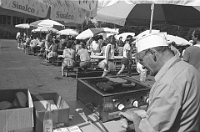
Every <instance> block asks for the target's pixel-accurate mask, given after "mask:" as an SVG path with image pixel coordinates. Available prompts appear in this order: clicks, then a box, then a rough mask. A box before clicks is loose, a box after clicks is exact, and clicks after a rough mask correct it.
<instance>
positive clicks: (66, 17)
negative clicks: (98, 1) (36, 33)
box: [50, 6, 87, 24]
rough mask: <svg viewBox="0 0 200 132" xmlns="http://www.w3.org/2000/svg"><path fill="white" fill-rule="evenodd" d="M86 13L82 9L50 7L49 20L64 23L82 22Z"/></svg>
mask: <svg viewBox="0 0 200 132" xmlns="http://www.w3.org/2000/svg"><path fill="white" fill-rule="evenodd" d="M86 14H87V11H86V10H84V9H82V8H76V7H72V6H52V7H51V15H50V18H51V19H53V20H57V21H64V22H65V23H77V24H81V23H83V22H84V20H85V17H86Z"/></svg>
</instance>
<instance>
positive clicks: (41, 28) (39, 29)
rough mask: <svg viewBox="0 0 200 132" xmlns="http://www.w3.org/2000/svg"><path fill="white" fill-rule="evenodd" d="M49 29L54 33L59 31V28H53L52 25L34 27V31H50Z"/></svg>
mask: <svg viewBox="0 0 200 132" xmlns="http://www.w3.org/2000/svg"><path fill="white" fill-rule="evenodd" d="M49 31H52V32H53V33H57V32H58V30H57V29H55V28H51V27H38V28H36V29H33V30H32V32H45V33H47V32H49Z"/></svg>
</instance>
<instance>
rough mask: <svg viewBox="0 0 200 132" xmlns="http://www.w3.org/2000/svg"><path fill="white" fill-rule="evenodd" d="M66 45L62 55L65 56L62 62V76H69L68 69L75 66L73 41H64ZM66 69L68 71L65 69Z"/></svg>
mask: <svg viewBox="0 0 200 132" xmlns="http://www.w3.org/2000/svg"><path fill="white" fill-rule="evenodd" d="M64 45H66V47H65V49H64V50H63V55H62V57H63V58H64V60H63V63H62V68H61V71H62V76H63V77H64V76H68V70H69V69H70V68H73V67H74V66H75V53H76V52H75V50H74V49H73V48H72V46H73V41H67V42H65V43H64ZM65 69H66V73H65V71H64V70H65Z"/></svg>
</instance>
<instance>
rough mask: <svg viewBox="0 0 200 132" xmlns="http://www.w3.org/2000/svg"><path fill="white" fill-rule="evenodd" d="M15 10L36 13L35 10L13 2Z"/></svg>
mask: <svg viewBox="0 0 200 132" xmlns="http://www.w3.org/2000/svg"><path fill="white" fill-rule="evenodd" d="M12 7H13V8H16V9H19V10H23V11H27V12H31V13H35V9H33V8H31V7H29V6H28V5H26V6H24V5H20V4H18V2H16V1H13V5H12Z"/></svg>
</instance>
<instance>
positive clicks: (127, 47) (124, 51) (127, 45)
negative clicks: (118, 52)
mask: <svg viewBox="0 0 200 132" xmlns="http://www.w3.org/2000/svg"><path fill="white" fill-rule="evenodd" d="M130 50H131V47H130V44H129V43H126V44H125V45H124V48H123V57H124V58H128V57H127V53H128V52H129V51H130Z"/></svg>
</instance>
